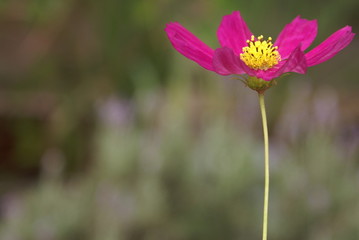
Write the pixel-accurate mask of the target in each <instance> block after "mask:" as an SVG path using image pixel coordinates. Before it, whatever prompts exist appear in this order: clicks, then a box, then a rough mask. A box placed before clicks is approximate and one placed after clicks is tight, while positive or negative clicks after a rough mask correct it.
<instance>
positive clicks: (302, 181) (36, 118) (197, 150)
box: [0, 0, 359, 240]
mask: <svg viewBox="0 0 359 240" xmlns="http://www.w3.org/2000/svg"><path fill="white" fill-rule="evenodd" d="M234 10H240V11H241V13H242V16H243V17H244V18H245V20H246V21H247V23H248V25H249V27H250V28H251V29H252V31H253V32H254V33H255V34H256V35H260V34H263V35H264V36H271V37H273V38H275V37H276V36H277V34H278V33H279V32H280V30H281V29H282V28H283V26H284V25H285V24H287V23H288V22H290V21H291V20H292V19H293V18H294V17H295V16H297V15H298V14H300V15H301V16H302V17H303V18H308V19H318V22H319V33H318V37H317V39H316V40H315V42H314V44H313V46H315V45H317V44H319V43H320V42H321V41H323V40H324V39H325V38H326V37H328V36H329V35H330V34H331V33H333V32H335V31H336V30H338V29H339V28H341V27H343V26H345V25H351V26H352V27H353V31H354V32H358V27H359V15H358V12H359V2H358V1H357V0H343V1H338V0H331V1H326V2H325V4H324V2H323V1H319V0H303V1H284V0H270V1H268V0H267V1H264V0H254V1H241V0H239V1H228V0H227V1H226V0H206V1H205V0H191V1H189V0H103V1H95V0H88V1H86V0H24V1H21V0H1V1H0V194H1V195H0V239H1V240H75V239H76V240H77V239H89V240H97V239H98V240H112V239H114V240H115V239H125V240H142V239H143V240H184V239H185V240H187V239H188V240H191V239H193V240H201V239H203V240H219V239H226V240H229V239H244V240H252V239H253V240H254V239H260V238H261V224H262V201H263V200H262V198H263V159H262V158H263V152H262V148H263V143H262V127H261V122H260V114H259V107H258V101H257V96H256V94H255V92H253V91H251V90H250V89H248V88H245V86H244V85H243V84H242V83H241V82H240V81H234V80H231V79H229V78H228V77H222V76H219V75H216V74H214V73H212V72H208V71H206V70H204V69H202V68H201V67H199V66H198V65H197V64H195V63H193V62H191V61H189V60H187V59H186V58H184V57H183V56H181V55H180V54H178V53H177V52H176V51H175V50H174V49H173V48H172V46H171V44H170V43H169V41H168V39H167V37H166V35H165V32H164V30H163V29H164V27H165V24H166V23H168V22H171V21H178V22H180V23H181V24H182V25H183V26H185V27H186V28H188V29H189V30H190V31H192V32H193V33H195V34H196V35H197V36H198V37H199V38H201V39H202V40H203V41H204V42H206V43H207V44H209V45H210V46H211V47H213V48H216V47H218V46H219V44H218V43H217V39H216V30H217V27H218V25H219V23H220V21H221V18H222V16H223V15H226V14H230V13H231V12H232V11H234ZM358 64H359V41H358V39H357V38H355V39H354V40H353V42H352V43H351V44H350V46H349V47H348V48H346V49H345V50H343V51H342V52H341V53H340V54H338V55H337V56H336V57H335V58H333V59H331V60H330V61H328V62H325V63H323V64H321V65H318V66H315V67H313V68H311V69H310V70H309V71H308V74H306V75H296V74H292V75H291V76H290V77H286V78H285V79H283V80H280V81H279V84H278V86H276V87H274V88H272V89H270V90H269V91H268V93H267V95H266V99H267V107H268V115H269V116H268V117H269V127H270V158H271V159H270V161H271V170H270V171H271V193H270V211H269V214H270V215H269V218H270V223H269V236H270V237H269V238H270V239H276V240H288V239H290V240H303V239H306V240H331V239H332V240H334V239H335V240H337V239H342V240H358V239H359V107H358V104H359V95H358V90H359V79H358V78H359V65H358Z"/></svg>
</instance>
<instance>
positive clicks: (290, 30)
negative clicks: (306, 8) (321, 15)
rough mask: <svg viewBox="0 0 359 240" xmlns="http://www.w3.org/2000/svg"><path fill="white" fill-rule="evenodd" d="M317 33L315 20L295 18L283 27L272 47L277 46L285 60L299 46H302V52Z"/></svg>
mask: <svg viewBox="0 0 359 240" xmlns="http://www.w3.org/2000/svg"><path fill="white" fill-rule="evenodd" d="M317 32H318V24H317V20H307V19H302V18H300V16H297V17H296V18H295V19H294V20H293V21H292V22H291V23H289V24H287V25H286V26H285V27H284V29H283V30H282V32H281V33H280V34H279V35H278V38H277V40H276V42H275V43H274V45H275V46H278V51H279V53H280V55H281V57H282V59H285V58H287V57H288V56H289V55H290V54H291V52H292V51H293V50H294V49H295V48H296V47H297V46H298V45H299V44H302V48H301V50H302V51H304V50H305V49H307V48H308V47H309V46H310V44H312V42H313V40H314V39H315V37H316V36H317Z"/></svg>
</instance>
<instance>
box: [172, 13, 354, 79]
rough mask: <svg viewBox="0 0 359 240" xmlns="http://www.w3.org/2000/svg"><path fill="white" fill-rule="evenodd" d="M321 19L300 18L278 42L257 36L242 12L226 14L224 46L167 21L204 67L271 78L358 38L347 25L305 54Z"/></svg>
mask: <svg viewBox="0 0 359 240" xmlns="http://www.w3.org/2000/svg"><path fill="white" fill-rule="evenodd" d="M317 29H318V26H317V21H316V20H307V19H303V18H300V16H298V17H296V18H295V19H294V20H293V21H292V22H291V23H289V24H287V25H286V26H285V27H284V29H283V30H282V31H281V33H280V34H279V35H278V37H277V39H276V41H275V42H274V43H272V38H271V37H268V38H267V40H265V38H264V37H263V36H262V35H261V36H258V37H255V36H254V35H253V34H252V33H251V31H250V30H249V28H248V27H247V24H246V23H245V21H244V20H243V18H242V17H241V14H240V12H239V11H234V12H233V13H232V14H230V15H226V16H224V17H223V19H222V22H221V24H220V26H219V28H218V31H217V37H218V40H219V43H220V45H221V47H220V48H217V49H215V50H214V49H212V48H210V47H209V46H207V45H206V44H205V43H203V42H202V41H201V40H199V39H198V38H197V37H196V36H194V35H193V34H192V33H191V32H189V31H188V30H187V29H185V28H184V27H183V26H181V25H180V24H179V23H169V24H167V26H166V28H165V31H166V33H167V36H168V38H169V40H170V41H171V43H172V45H173V47H174V48H175V49H176V50H177V51H178V52H180V53H181V54H182V55H184V56H185V57H187V58H189V59H191V60H193V61H195V62H197V63H198V64H199V65H200V66H202V67H204V68H206V69H208V70H210V71H213V72H216V73H218V74H220V75H232V74H236V75H241V74H245V75H246V76H248V77H250V78H257V79H263V80H265V81H271V80H272V79H274V78H277V77H279V76H281V75H282V74H284V73H287V72H296V73H300V74H304V73H305V72H306V71H307V68H308V67H311V66H314V65H317V64H319V63H322V62H324V61H327V60H329V59H330V58H332V57H333V56H335V55H336V54H337V53H338V52H339V51H341V50H342V49H343V48H345V47H346V46H348V44H349V43H350V42H351V41H352V39H353V38H354V35H355V34H354V33H353V32H352V28H351V27H350V26H345V27H343V28H341V29H339V30H338V31H336V32H335V33H333V34H332V35H331V36H330V37H328V38H327V39H326V40H325V41H324V42H322V43H321V44H319V45H318V46H317V47H315V48H313V49H312V50H311V51H309V52H307V53H305V52H304V51H305V50H306V49H307V48H308V47H309V46H310V45H311V43H312V42H313V40H314V39H315V37H316V35H317Z"/></svg>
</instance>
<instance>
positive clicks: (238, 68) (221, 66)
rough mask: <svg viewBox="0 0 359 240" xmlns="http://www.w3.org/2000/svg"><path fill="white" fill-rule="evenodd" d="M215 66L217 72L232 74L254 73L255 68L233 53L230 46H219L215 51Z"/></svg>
mask: <svg viewBox="0 0 359 240" xmlns="http://www.w3.org/2000/svg"><path fill="white" fill-rule="evenodd" d="M213 67H214V70H215V72H216V73H218V74H220V75H230V74H245V73H248V74H249V73H251V74H254V70H252V69H250V68H249V67H248V66H247V65H246V64H245V63H244V62H242V60H241V59H240V58H239V56H237V55H235V54H234V53H233V50H232V49H230V48H228V47H223V48H218V49H216V51H215V52H214V57H213Z"/></svg>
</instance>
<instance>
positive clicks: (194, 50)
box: [165, 23, 214, 71]
mask: <svg viewBox="0 0 359 240" xmlns="http://www.w3.org/2000/svg"><path fill="white" fill-rule="evenodd" d="M165 31H166V33H167V36H168V38H169V40H170V41H171V43H172V45H173V47H174V48H175V49H176V50H177V51H178V52H180V53H181V54H182V55H183V56H185V57H187V58H189V59H191V60H193V61H195V62H196V63H198V64H199V65H200V66H202V67H204V68H206V69H208V70H211V71H214V69H213V66H212V59H213V54H214V50H213V49H211V48H210V47H208V46H207V45H206V44H204V43H203V42H202V41H201V40H199V39H198V38H197V37H196V36H195V35H193V34H192V33H191V32H189V31H188V30H187V29H185V28H184V27H183V26H181V25H180V24H179V23H169V24H167V25H166V28H165Z"/></svg>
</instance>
